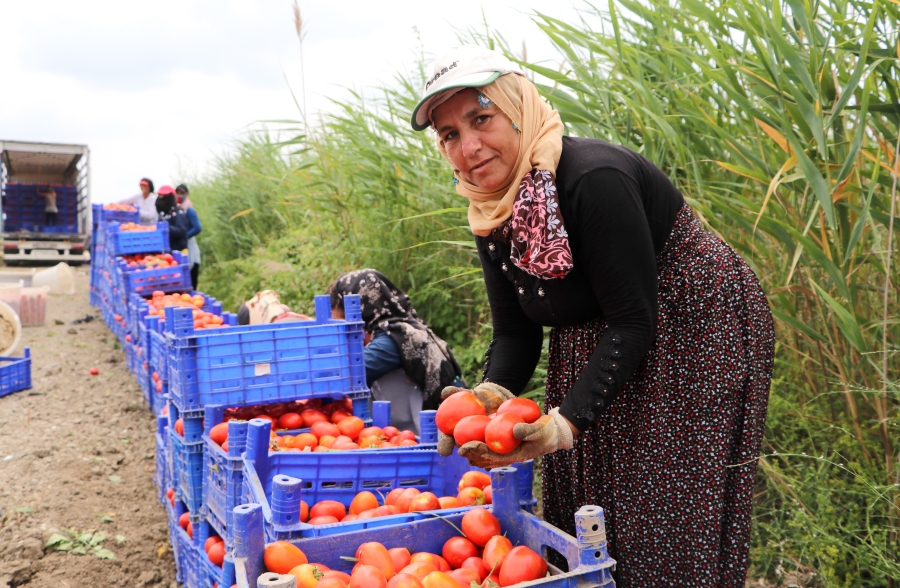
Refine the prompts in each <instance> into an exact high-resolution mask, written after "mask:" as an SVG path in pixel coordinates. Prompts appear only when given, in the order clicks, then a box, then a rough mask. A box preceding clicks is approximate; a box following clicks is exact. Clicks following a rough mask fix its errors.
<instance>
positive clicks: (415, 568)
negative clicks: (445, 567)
mask: <svg viewBox="0 0 900 588" xmlns="http://www.w3.org/2000/svg"><path fill="white" fill-rule="evenodd" d="M436 571H438V566H436V565H434V564H433V563H431V562H427V561H414V562H411V563H410V564H409V565H408V566H406V567H405V568H403V569H402V570H400V573H401V574H409V575H411V576H413V577H415V578H418V579H419V580H423V579H424V578H425V576H427V575H428V574H430V573H431V572H436Z"/></svg>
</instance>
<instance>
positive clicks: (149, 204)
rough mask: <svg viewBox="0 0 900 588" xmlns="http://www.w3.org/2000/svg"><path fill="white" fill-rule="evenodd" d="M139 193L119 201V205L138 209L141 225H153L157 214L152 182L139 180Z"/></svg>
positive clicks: (147, 179) (145, 179)
mask: <svg viewBox="0 0 900 588" xmlns="http://www.w3.org/2000/svg"><path fill="white" fill-rule="evenodd" d="M139 185H140V187H141V191H140V193H138V194H135V195H134V196H132V197H131V198H126V199H125V200H121V201H120V202H119V204H130V205H132V206H134V207H135V208H137V209H138V212H140V215H141V218H140V223H141V224H142V225H148V226H149V225H155V224H156V221H157V217H158V214H157V212H156V194H155V193H154V191H153V181H152V180H150V178H141V181H140V184H139Z"/></svg>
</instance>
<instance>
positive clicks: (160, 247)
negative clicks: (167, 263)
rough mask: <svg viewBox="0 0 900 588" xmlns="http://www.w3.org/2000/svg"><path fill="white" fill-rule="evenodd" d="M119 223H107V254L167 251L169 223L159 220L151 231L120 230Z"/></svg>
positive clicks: (105, 242)
mask: <svg viewBox="0 0 900 588" xmlns="http://www.w3.org/2000/svg"><path fill="white" fill-rule="evenodd" d="M119 224H120V223H107V224H106V236H105V238H104V245H105V246H106V248H107V252H108V253H109V255H111V256H113V257H118V256H119V255H131V254H133V253H159V252H167V251H169V249H170V247H169V223H167V222H165V221H160V222H158V223H156V229H155V230H152V231H120V230H119Z"/></svg>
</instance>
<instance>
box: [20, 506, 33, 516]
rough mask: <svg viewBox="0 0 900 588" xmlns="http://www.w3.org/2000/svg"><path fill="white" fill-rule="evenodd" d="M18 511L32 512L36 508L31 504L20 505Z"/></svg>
mask: <svg viewBox="0 0 900 588" xmlns="http://www.w3.org/2000/svg"><path fill="white" fill-rule="evenodd" d="M16 512H20V513H22V514H31V513H33V512H34V509H33V508H31V507H30V506H20V507H19V508H17V509H16Z"/></svg>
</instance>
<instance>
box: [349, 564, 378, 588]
mask: <svg viewBox="0 0 900 588" xmlns="http://www.w3.org/2000/svg"><path fill="white" fill-rule="evenodd" d="M347 588H387V579H385V577H384V574H383V573H381V570H379V569H378V568H376V567H375V566H368V565H361V566H359V567H357V568H355V569H354V570H353V573H352V574H351V575H350V584H349V585H348V587H347Z"/></svg>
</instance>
